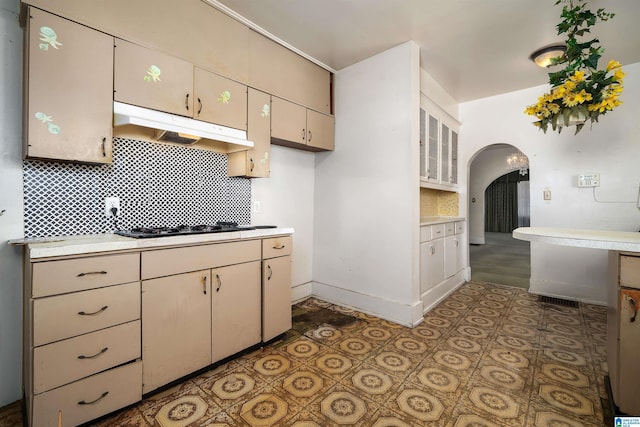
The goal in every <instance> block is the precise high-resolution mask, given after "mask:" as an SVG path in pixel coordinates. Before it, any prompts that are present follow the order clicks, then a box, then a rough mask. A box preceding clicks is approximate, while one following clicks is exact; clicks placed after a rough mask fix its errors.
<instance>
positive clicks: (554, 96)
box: [525, 0, 625, 134]
mask: <svg viewBox="0 0 640 427" xmlns="http://www.w3.org/2000/svg"><path fill="white" fill-rule="evenodd" d="M560 3H565V5H564V6H563V7H562V14H561V15H560V18H561V20H560V23H559V24H558V25H557V26H556V28H557V29H558V34H566V35H567V39H566V52H565V53H564V55H562V56H559V57H557V58H554V59H552V61H551V63H552V65H557V64H565V66H564V68H563V69H561V70H559V71H555V72H551V73H549V84H551V91H550V92H548V93H545V94H544V95H542V96H541V97H540V98H538V102H537V103H535V104H533V105H529V106H528V107H527V108H526V109H525V113H526V114H528V115H531V116H536V118H537V119H538V120H537V121H535V122H533V124H534V126H537V127H539V128H540V129H542V130H543V131H544V132H545V133H546V132H547V129H548V128H549V126H551V128H552V129H553V130H557V131H558V132H560V131H562V128H563V127H565V126H571V125H574V124H575V125H576V132H575V133H576V134H577V133H578V132H580V130H581V129H582V128H583V127H584V125H585V123H586V122H587V121H591V123H593V122H597V121H598V118H599V117H600V116H601V115H605V114H606V113H607V112H608V111H611V110H613V109H614V108H615V107H617V106H618V105H620V104H621V103H622V101H620V99H619V97H620V94H621V93H622V90H623V84H622V83H623V81H622V80H623V78H624V76H625V73H624V72H623V71H622V68H621V65H620V63H619V62H618V61H615V60H611V61H609V63H608V64H607V67H606V68H605V69H603V70H598V61H599V60H600V58H601V57H602V53H603V52H604V48H603V47H601V46H599V43H600V42H599V40H598V39H597V38H591V39H590V40H587V41H583V40H582V37H584V36H585V35H586V34H588V33H590V32H591V31H590V28H591V27H593V26H594V25H595V24H596V23H597V22H600V21H608V20H609V19H611V18H613V17H614V15H615V14H613V13H609V12H605V10H604V9H598V10H597V11H596V12H595V13H594V12H592V11H591V10H589V9H587V8H586V6H587V5H586V1H585V0H558V1H556V3H555V4H556V5H558V4H560ZM579 38H580V40H579Z"/></svg>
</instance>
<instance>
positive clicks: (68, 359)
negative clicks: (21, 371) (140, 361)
mask: <svg viewBox="0 0 640 427" xmlns="http://www.w3.org/2000/svg"><path fill="white" fill-rule="evenodd" d="M139 357H140V321H139V320H137V321H135V322H129V323H125V324H124V325H119V326H114V327H112V328H108V329H103V330H101V331H97V332H93V333H90V334H87V335H81V336H79V337H75V338H70V339H68V340H64V341H58V342H56V343H53V344H49V345H45V346H42V347H38V348H35V349H34V350H33V387H34V393H35V394H38V393H42V392H45V391H47V390H51V389H52V388H54V387H59V386H61V385H64V384H68V383H70V382H72V381H76V380H79V379H80V378H84V377H87V376H89V375H92V374H95V373H97V372H100V371H104V370H105V369H109V368H111V367H113V366H117V365H120V364H122V363H126V362H129V361H131V360H134V359H137V358H139Z"/></svg>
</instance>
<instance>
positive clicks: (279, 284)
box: [262, 237, 292, 342]
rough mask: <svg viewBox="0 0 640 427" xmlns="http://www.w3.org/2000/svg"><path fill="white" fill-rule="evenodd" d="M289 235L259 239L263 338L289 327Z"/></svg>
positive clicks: (268, 338) (269, 338) (267, 339)
mask: <svg viewBox="0 0 640 427" xmlns="http://www.w3.org/2000/svg"><path fill="white" fill-rule="evenodd" d="M291 244H292V241H291V237H277V238H272V239H264V240H263V241H262V257H263V258H264V259H263V261H262V341H265V342H266V341H269V340H271V339H273V338H275V337H277V336H278V335H280V334H282V333H284V332H286V331H288V330H289V329H291Z"/></svg>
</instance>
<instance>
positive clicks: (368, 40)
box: [209, 0, 640, 102]
mask: <svg viewBox="0 0 640 427" xmlns="http://www.w3.org/2000/svg"><path fill="white" fill-rule="evenodd" d="M574 1H576V0H574ZM209 2H210V3H215V0H212V1H209ZM218 2H219V3H221V4H222V5H224V6H226V7H228V8H230V9H232V10H233V11H235V12H237V13H238V14H240V15H242V16H243V17H245V18H246V19H248V20H249V21H252V22H253V23H255V24H257V25H258V26H260V27H262V28H263V29H264V30H266V31H268V32H270V33H271V34H273V35H274V36H276V37H277V38H280V39H282V40H284V41H285V42H287V43H289V44H290V45H291V46H293V47H295V48H297V49H298V50H300V51H302V52H304V53H305V54H307V55H309V56H310V57H312V58H315V59H316V60H317V61H318V62H320V63H322V64H324V65H326V66H327V67H329V68H331V69H333V70H340V69H342V68H344V67H347V66H349V65H351V64H354V63H356V62H358V61H361V60H363V59H365V58H368V57H370V56H372V55H375V54H377V53H379V52H382V51H384V50H386V49H389V48H391V47H393V46H396V45H398V44H401V43H403V42H405V41H407V40H414V41H415V42H416V43H417V44H418V45H419V46H420V64H421V66H422V68H424V69H425V70H426V71H427V72H428V73H429V74H430V75H431V76H432V77H433V78H434V79H435V80H436V81H438V82H439V83H440V84H441V85H442V86H443V88H444V89H445V90H446V91H447V92H448V93H449V94H450V95H451V96H453V97H454V98H455V99H456V100H457V101H459V102H465V101H470V100H473V99H478V98H484V97H487V96H492V95H497V94H500V93H505V92H510V91H514V90H519V89H524V88H527V87H532V86H537V85H541V84H545V83H547V74H546V73H547V71H546V70H545V69H542V68H539V67H537V66H535V65H534V64H533V62H531V61H529V59H528V57H529V54H531V52H533V51H534V50H536V49H537V48H539V47H542V46H545V45H548V44H550V43H553V42H558V41H563V38H562V37H560V36H558V35H557V34H556V29H555V25H556V24H557V23H558V22H559V20H560V18H559V17H560V12H561V6H560V5H558V6H554V4H555V2H556V0H218ZM588 8H589V9H592V10H595V9H597V8H605V9H606V10H607V11H608V12H613V13H615V14H616V16H615V18H614V19H613V20H610V21H608V22H603V23H599V24H597V25H596V27H595V31H594V36H597V37H598V38H599V39H600V42H601V45H602V46H603V47H605V48H606V52H605V53H604V55H603V57H602V59H601V63H604V64H606V63H607V62H608V61H609V59H616V60H618V61H620V62H621V63H622V64H623V65H624V64H631V63H634V62H640V25H638V22H637V21H638V18H640V1H639V0H590V1H589V6H588ZM601 65H602V64H601Z"/></svg>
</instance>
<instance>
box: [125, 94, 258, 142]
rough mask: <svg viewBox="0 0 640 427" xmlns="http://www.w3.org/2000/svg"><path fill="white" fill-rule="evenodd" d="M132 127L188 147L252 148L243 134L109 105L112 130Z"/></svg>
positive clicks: (172, 117)
mask: <svg viewBox="0 0 640 427" xmlns="http://www.w3.org/2000/svg"><path fill="white" fill-rule="evenodd" d="M124 125H134V126H142V127H145V128H150V129H156V130H157V132H156V135H155V137H156V139H157V140H158V141H163V142H172V143H176V144H182V145H192V144H195V143H196V142H198V141H199V140H200V139H202V138H206V139H211V140H213V141H220V142H224V143H227V144H231V145H233V146H234V148H235V150H231V151H238V150H247V149H249V148H252V147H253V141H249V140H248V139H247V132H245V131H243V130H239V129H234V128H230V127H226V126H220V125H216V124H213V123H207V122H203V121H200V120H194V119H190V118H188V117H182V116H176V115H174V114H168V113H163V112H161V111H156V110H151V109H148V108H142V107H137V106H135V105H130V104H123V103H122V102H117V101H116V102H114V103H113V126H114V127H117V126H124Z"/></svg>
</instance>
